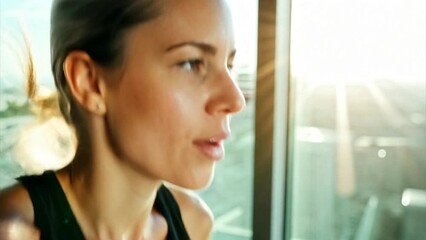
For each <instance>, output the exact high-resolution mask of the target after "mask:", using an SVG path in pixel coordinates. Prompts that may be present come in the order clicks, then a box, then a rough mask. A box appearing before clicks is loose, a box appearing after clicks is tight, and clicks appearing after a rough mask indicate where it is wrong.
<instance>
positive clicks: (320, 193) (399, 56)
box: [286, 0, 426, 240]
mask: <svg viewBox="0 0 426 240" xmlns="http://www.w3.org/2000/svg"><path fill="white" fill-rule="evenodd" d="M291 53H292V54H291V68H292V76H291V78H292V83H291V87H292V90H293V91H292V94H293V95H292V109H293V110H292V116H293V123H292V125H291V131H292V132H293V133H294V134H292V135H291V136H293V137H292V139H291V141H292V149H291V152H290V155H291V166H292V167H291V188H292V191H291V194H290V197H289V198H288V200H289V202H290V205H289V206H290V207H289V209H290V212H291V217H290V218H288V219H290V220H289V221H288V222H287V226H288V227H287V228H286V229H290V230H291V234H290V235H291V239H324V240H329V239H360V240H361V239H363V240H364V239H366V240H368V239H386V240H393V239H395V240H396V239H402V240H408V239H426V231H425V230H424V229H425V228H424V227H425V226H426V174H425V173H426V158H425V147H426V126H425V109H426V106H425V98H426V96H425V94H426V92H425V84H426V83H425V80H426V79H425V1H424V0H411V1H405V0H394V1H387V0H360V1H349V0H346V1H336V0H303V1H293V3H292V37H291Z"/></svg>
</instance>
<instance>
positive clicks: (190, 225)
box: [167, 185, 213, 240]
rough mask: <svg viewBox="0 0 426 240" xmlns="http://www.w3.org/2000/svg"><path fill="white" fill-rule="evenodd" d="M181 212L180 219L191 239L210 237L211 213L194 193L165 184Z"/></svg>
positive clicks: (211, 228) (202, 239) (211, 226)
mask: <svg viewBox="0 0 426 240" xmlns="http://www.w3.org/2000/svg"><path fill="white" fill-rule="evenodd" d="M167 187H168V188H169V189H170V191H171V192H172V194H173V196H174V197H175V199H176V201H177V203H178V204H179V208H180V211H181V214H182V219H183V222H184V224H185V227H186V230H187V232H188V234H189V236H190V237H191V239H196V240H198V239H200V240H204V239H210V235H211V232H212V230H213V213H212V212H211V210H210V208H209V207H208V206H207V204H206V203H205V202H204V201H203V200H202V199H201V198H200V197H199V196H198V195H197V194H195V193H193V192H191V191H189V190H185V189H182V188H179V187H176V186H173V185H167Z"/></svg>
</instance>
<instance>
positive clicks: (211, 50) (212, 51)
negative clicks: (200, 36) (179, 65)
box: [166, 42, 217, 55]
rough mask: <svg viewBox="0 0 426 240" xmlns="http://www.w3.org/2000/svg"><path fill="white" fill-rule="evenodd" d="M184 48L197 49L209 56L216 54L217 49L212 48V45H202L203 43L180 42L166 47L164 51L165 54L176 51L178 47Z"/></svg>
mask: <svg viewBox="0 0 426 240" xmlns="http://www.w3.org/2000/svg"><path fill="white" fill-rule="evenodd" d="M186 46H190V47H195V48H198V49H200V50H201V51H203V52H206V53H209V54H211V55H215V54H216V52H217V49H216V48H215V47H213V46H212V45H210V44H208V43H203V42H182V43H178V44H174V45H171V46H170V47H168V48H167V49H166V52H170V51H172V50H174V49H177V48H180V47H186Z"/></svg>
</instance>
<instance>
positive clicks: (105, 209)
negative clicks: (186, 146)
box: [58, 151, 161, 239]
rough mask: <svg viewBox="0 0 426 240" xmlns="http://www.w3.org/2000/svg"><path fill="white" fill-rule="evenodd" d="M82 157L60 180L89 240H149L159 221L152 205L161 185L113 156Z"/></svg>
mask: <svg viewBox="0 0 426 240" xmlns="http://www.w3.org/2000/svg"><path fill="white" fill-rule="evenodd" d="M98 152H99V151H98ZM79 158H81V155H80V154H77V158H76V159H74V161H75V162H73V164H72V165H70V166H69V167H68V168H66V169H64V170H63V171H61V172H60V173H58V178H59V179H60V182H61V184H62V185H63V188H64V191H65V193H66V195H67V198H68V201H69V202H70V205H71V208H72V210H73V212H74V214H75V216H76V218H77V220H78V222H79V224H80V227H81V229H82V231H83V233H84V234H85V235H86V236H87V238H88V239H146V237H147V238H149V236H151V233H152V229H154V228H155V226H153V223H155V221H154V220H155V219H157V218H155V214H156V213H155V211H154V210H153V205H154V200H155V197H156V193H157V189H158V188H159V186H160V184H161V182H160V181H155V180H153V179H149V178H147V177H144V176H143V175H142V174H141V173H138V172H136V171H135V170H134V169H133V168H131V167H130V166H128V165H125V164H124V163H123V162H121V161H120V160H118V159H115V158H113V157H111V155H109V156H108V155H106V154H103V155H102V156H101V155H96V154H95V155H93V156H92V159H79ZM82 162H85V164H82ZM88 162H89V163H90V164H87V163H88Z"/></svg>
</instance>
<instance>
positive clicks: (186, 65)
mask: <svg viewBox="0 0 426 240" xmlns="http://www.w3.org/2000/svg"><path fill="white" fill-rule="evenodd" d="M178 65H179V67H180V68H182V69H183V70H185V71H187V72H195V73H198V72H201V71H202V70H203V67H204V62H203V61H202V60H201V59H190V60H186V61H184V62H181V63H179V64H178Z"/></svg>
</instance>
